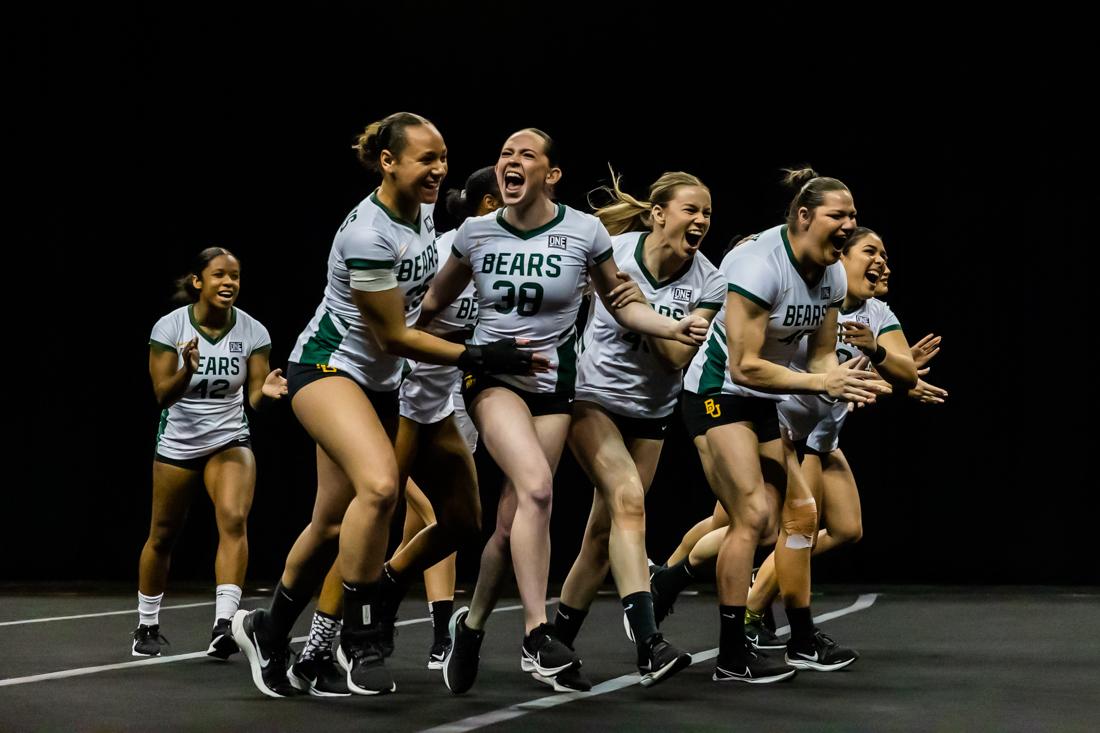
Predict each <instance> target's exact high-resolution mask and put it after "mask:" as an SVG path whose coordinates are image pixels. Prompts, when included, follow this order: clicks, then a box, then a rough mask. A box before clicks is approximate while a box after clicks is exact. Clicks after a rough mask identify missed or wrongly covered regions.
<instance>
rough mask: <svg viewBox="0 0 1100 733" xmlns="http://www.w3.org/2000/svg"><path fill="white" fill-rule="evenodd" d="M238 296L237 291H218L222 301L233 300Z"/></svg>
mask: <svg viewBox="0 0 1100 733" xmlns="http://www.w3.org/2000/svg"><path fill="white" fill-rule="evenodd" d="M236 294H237V292H236V291H235V290H219V291H218V297H219V298H221V299H222V300H233V296H235V295H236Z"/></svg>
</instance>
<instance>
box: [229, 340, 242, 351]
mask: <svg viewBox="0 0 1100 733" xmlns="http://www.w3.org/2000/svg"><path fill="white" fill-rule="evenodd" d="M229 353H230V354H243V353H244V342H243V341H230V342H229Z"/></svg>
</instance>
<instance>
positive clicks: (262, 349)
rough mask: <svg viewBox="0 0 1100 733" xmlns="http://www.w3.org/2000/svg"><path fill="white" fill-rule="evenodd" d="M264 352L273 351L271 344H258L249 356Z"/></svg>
mask: <svg viewBox="0 0 1100 733" xmlns="http://www.w3.org/2000/svg"><path fill="white" fill-rule="evenodd" d="M264 352H267V353H271V344H264V345H263V346H257V347H256V348H254V349H253V350H252V353H250V354H249V356H252V354H262V353H264Z"/></svg>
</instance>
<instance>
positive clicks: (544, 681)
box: [531, 672, 588, 692]
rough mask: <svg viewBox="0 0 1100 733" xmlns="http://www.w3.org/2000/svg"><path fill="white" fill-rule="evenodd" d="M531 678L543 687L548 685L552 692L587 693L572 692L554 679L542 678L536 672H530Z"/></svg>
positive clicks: (571, 689)
mask: <svg viewBox="0 0 1100 733" xmlns="http://www.w3.org/2000/svg"><path fill="white" fill-rule="evenodd" d="M531 676H532V677H534V678H535V679H536V680H538V681H539V682H541V683H542V684H544V685H550V686H551V687H553V688H554V692H588V690H574V689H573V688H572V687H566V686H565V685H563V684H562V683H560V682H558V680H557V679H556V678H554V677H543V676H542V675H541V674H539V673H538V672H532V673H531Z"/></svg>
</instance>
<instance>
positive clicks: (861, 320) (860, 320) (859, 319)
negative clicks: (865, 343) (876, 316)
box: [856, 315, 871, 328]
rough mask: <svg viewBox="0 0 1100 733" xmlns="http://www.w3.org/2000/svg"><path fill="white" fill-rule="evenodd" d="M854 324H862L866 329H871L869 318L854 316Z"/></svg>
mask: <svg viewBox="0 0 1100 733" xmlns="http://www.w3.org/2000/svg"><path fill="white" fill-rule="evenodd" d="M856 322H857V323H862V324H863V325H864V326H866V327H867V328H870V327H871V318H870V317H869V316H865V315H858V316H856Z"/></svg>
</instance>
